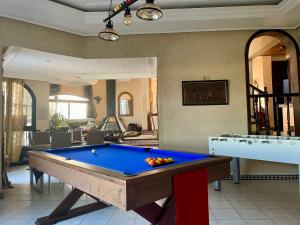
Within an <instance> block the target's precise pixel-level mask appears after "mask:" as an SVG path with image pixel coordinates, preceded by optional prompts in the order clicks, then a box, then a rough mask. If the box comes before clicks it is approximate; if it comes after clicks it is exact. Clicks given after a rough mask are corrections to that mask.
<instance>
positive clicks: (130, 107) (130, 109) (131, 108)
mask: <svg viewBox="0 0 300 225" xmlns="http://www.w3.org/2000/svg"><path fill="white" fill-rule="evenodd" d="M124 94H127V95H129V96H130V98H131V104H130V105H129V112H130V113H129V114H127V115H122V114H121V111H120V99H121V96H122V95H124ZM118 113H119V116H133V97H132V94H130V93H129V92H127V91H124V92H122V93H120V94H119V96H118Z"/></svg>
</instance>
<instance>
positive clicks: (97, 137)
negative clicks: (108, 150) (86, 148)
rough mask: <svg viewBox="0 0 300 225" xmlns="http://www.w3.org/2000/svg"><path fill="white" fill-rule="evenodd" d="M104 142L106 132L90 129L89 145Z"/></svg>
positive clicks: (88, 135)
mask: <svg viewBox="0 0 300 225" xmlns="http://www.w3.org/2000/svg"><path fill="white" fill-rule="evenodd" d="M103 143H104V133H103V132H102V131H89V132H88V134H87V144H88V145H99V144H103Z"/></svg>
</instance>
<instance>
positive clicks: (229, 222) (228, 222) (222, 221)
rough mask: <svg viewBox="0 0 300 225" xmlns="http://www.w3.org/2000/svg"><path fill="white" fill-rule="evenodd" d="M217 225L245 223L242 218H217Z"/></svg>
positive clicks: (243, 224) (242, 224)
mask: <svg viewBox="0 0 300 225" xmlns="http://www.w3.org/2000/svg"><path fill="white" fill-rule="evenodd" d="M217 222H218V224H219V225H246V223H245V222H244V221H243V220H217Z"/></svg>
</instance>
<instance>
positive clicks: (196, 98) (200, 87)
mask: <svg viewBox="0 0 300 225" xmlns="http://www.w3.org/2000/svg"><path fill="white" fill-rule="evenodd" d="M228 104H229V91H228V80H201V81H182V105H184V106H192V105H228Z"/></svg>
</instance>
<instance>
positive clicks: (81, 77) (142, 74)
mask: <svg viewBox="0 0 300 225" xmlns="http://www.w3.org/2000/svg"><path fill="white" fill-rule="evenodd" d="M156 63H157V61H156V58H126V59H82V58H75V57H69V56H64V55H57V54H52V53H47V52H41V51H36V50H31V49H25V48H19V47H9V48H8V49H7V50H6V52H5V53H4V63H3V67H4V77H10V78H19V79H25V80H36V81H44V82H49V83H53V84H63V85H70V86H81V85H89V84H95V83H96V81H97V80H108V79H119V80H123V79H124V80H125V79H134V78H149V77H156V65H157V64H156Z"/></svg>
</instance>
